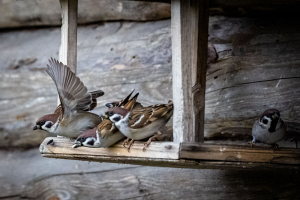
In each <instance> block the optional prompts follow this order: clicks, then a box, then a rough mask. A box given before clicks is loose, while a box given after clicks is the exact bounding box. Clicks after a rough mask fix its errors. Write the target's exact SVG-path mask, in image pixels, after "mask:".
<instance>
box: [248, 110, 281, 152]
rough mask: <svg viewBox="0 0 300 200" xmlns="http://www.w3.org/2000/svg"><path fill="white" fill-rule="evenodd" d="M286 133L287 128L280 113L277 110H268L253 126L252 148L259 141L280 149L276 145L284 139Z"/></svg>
mask: <svg viewBox="0 0 300 200" xmlns="http://www.w3.org/2000/svg"><path fill="white" fill-rule="evenodd" d="M285 132H286V126H285V124H284V121H283V120H282V119H281V118H280V112H279V111H278V110H276V109H268V110H266V111H265V112H264V113H263V114H262V115H261V117H260V118H258V119H256V120H255V122H254V124H253V128H252V137H253V140H252V142H250V144H251V147H252V146H253V144H255V142H256V140H258V141H260V142H262V143H265V144H271V145H272V146H273V147H275V148H278V145H277V144H275V143H276V142H278V141H279V140H281V139H282V138H283V137H284V135H285Z"/></svg>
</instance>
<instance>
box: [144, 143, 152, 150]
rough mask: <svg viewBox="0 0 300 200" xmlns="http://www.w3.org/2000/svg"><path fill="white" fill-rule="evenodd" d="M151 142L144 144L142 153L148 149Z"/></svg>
mask: <svg viewBox="0 0 300 200" xmlns="http://www.w3.org/2000/svg"><path fill="white" fill-rule="evenodd" d="M150 143H151V141H150V142H144V148H143V152H145V151H146V149H147V148H148V147H149V145H150Z"/></svg>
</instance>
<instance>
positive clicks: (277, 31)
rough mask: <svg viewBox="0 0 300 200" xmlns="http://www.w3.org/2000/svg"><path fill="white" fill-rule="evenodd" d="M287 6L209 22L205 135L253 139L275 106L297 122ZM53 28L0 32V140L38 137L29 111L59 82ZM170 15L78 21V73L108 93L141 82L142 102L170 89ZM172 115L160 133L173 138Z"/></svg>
mask: <svg viewBox="0 0 300 200" xmlns="http://www.w3.org/2000/svg"><path fill="white" fill-rule="evenodd" d="M298 22H299V19H295V18H293V19H292V18H289V16H285V18H283V17H282V16H270V17H264V18H262V17H259V18H255V17H252V18H246V17H245V18H237V17H224V16H214V17H210V23H209V46H208V47H209V57H208V62H209V66H208V68H207V83H206V84H207V89H206V103H205V104H206V108H205V137H206V138H212V137H235V136H237V137H240V138H242V139H243V138H247V139H249V135H250V133H251V127H252V124H253V121H254V118H255V117H257V116H258V115H260V114H261V113H262V112H263V111H264V110H265V109H267V108H270V107H275V108H277V109H279V110H280V111H281V113H282V118H283V119H284V120H285V121H286V122H287V125H288V130H289V132H293V133H296V134H298V133H299V130H300V103H299V102H300V101H299V100H300V87H299V85H300V77H299V76H300V73H299V72H300V60H299V55H300V49H299V48H298V47H299V45H300V27H299V26H298ZM59 44H60V30H59V28H45V29H32V30H22V31H8V32H1V33H0V49H1V54H0V61H1V66H0V70H1V74H0V77H1V78H0V90H1V97H0V116H1V119H0V133H1V134H0V146H2V147H7V146H10V147H11V146H16V147H19V146H23V147H25V146H37V145H39V144H40V142H41V141H42V140H43V138H44V137H45V136H46V134H45V132H39V133H38V131H36V132H33V131H31V128H32V127H33V125H34V122H35V120H36V119H37V118H38V117H39V116H41V115H42V114H43V113H50V112H53V110H54V108H55V106H56V95H57V93H56V89H55V87H54V84H53V82H52V80H51V79H50V77H48V75H47V74H46V73H45V72H44V68H45V66H46V63H47V59H49V58H50V57H55V58H57V57H58V50H59ZM171 71H172V66H171V36H170V20H163V21H156V22H143V23H141V22H111V23H105V24H94V25H88V26H81V27H79V29H78V76H79V77H80V78H81V80H82V81H83V82H84V83H85V85H86V86H87V88H88V89H89V90H96V89H102V90H104V91H105V92H106V94H105V95H104V96H103V97H101V98H99V101H98V105H99V107H98V109H96V110H95V112H96V113H101V112H103V111H104V109H105V108H104V106H103V105H104V103H106V102H108V101H111V100H118V99H121V98H123V97H124V96H125V95H126V94H127V93H128V92H129V91H131V89H133V88H135V89H136V90H137V91H139V92H140V93H141V94H140V97H139V101H141V102H142V103H143V104H145V105H150V104H155V103H164V102H167V101H168V100H169V99H171V98H172V90H171V88H172V87H171V85H172V75H171ZM171 125H172V120H171V122H170V123H169V124H168V126H167V128H166V130H167V131H164V132H165V133H167V134H166V138H165V139H168V140H170V139H172V134H171V127H172V126H171Z"/></svg>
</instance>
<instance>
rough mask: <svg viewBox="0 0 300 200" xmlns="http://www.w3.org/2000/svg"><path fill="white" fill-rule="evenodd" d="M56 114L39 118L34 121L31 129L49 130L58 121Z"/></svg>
mask: <svg viewBox="0 0 300 200" xmlns="http://www.w3.org/2000/svg"><path fill="white" fill-rule="evenodd" d="M58 116H59V115H58V114H56V113H54V114H48V115H44V116H43V117H41V118H39V119H38V120H37V121H36V125H35V126H34V127H33V130H37V129H41V130H45V131H47V130H49V129H51V127H52V126H53V124H55V122H56V121H57V119H58Z"/></svg>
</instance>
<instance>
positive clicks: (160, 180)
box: [0, 149, 300, 200]
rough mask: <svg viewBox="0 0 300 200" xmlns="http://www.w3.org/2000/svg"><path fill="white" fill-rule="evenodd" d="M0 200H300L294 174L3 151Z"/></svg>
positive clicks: (1, 157)
mask: <svg viewBox="0 0 300 200" xmlns="http://www.w3.org/2000/svg"><path fill="white" fill-rule="evenodd" d="M0 159H1V162H0V189H1V194H0V198H1V199H10V200H11V199H21V197H22V199H49V198H50V197H53V198H54V197H59V198H60V199H68V197H69V199H70V198H72V199H241V197H243V199H299V198H300V193H299V192H300V191H299V187H300V183H299V178H300V176H299V173H298V171H295V170H276V171H274V170H270V169H269V170H261V169H256V170H237V171H236V170H213V169H212V170H207V169H176V168H159V167H140V166H134V165H123V164H108V163H93V162H91V163H88V162H83V161H71V160H61V159H51V158H43V157H41V156H40V153H39V151H38V149H32V150H28V151H17V150H16V151H11V152H8V151H3V150H2V151H0Z"/></svg>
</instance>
